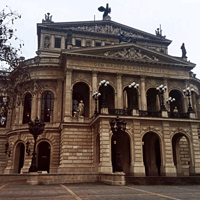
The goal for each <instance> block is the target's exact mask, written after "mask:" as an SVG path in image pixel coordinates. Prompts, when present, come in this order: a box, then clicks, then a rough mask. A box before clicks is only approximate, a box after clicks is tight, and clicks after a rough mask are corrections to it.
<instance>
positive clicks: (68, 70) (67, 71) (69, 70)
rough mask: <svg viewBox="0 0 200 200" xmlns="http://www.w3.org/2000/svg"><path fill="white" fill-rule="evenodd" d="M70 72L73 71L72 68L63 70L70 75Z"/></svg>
mask: <svg viewBox="0 0 200 200" xmlns="http://www.w3.org/2000/svg"><path fill="white" fill-rule="evenodd" d="M72 71H73V69H72V68H65V73H68V74H70V73H72Z"/></svg>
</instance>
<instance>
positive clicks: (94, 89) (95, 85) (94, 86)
mask: <svg viewBox="0 0 200 200" xmlns="http://www.w3.org/2000/svg"><path fill="white" fill-rule="evenodd" d="M97 73H98V72H97V71H93V72H92V94H93V93H94V92H97V91H98V83H97V81H98V80H97ZM98 103H99V102H97V106H98ZM90 107H91V108H90V116H92V115H93V114H94V110H95V101H94V100H93V99H92V103H91V106H90Z"/></svg>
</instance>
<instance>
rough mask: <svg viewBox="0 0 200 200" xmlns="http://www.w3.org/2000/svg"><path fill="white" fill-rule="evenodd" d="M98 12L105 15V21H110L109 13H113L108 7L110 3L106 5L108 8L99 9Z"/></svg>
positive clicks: (101, 7)
mask: <svg viewBox="0 0 200 200" xmlns="http://www.w3.org/2000/svg"><path fill="white" fill-rule="evenodd" d="M98 10H99V11H100V12H104V13H103V20H110V19H111V18H110V16H109V15H108V13H111V8H109V7H108V3H107V4H106V8H104V7H103V6H100V7H99V8H98Z"/></svg>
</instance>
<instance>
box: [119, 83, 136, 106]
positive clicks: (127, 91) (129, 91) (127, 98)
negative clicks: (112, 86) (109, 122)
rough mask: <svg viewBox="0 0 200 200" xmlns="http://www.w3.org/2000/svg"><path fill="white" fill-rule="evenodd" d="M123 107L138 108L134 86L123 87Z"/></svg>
mask: <svg viewBox="0 0 200 200" xmlns="http://www.w3.org/2000/svg"><path fill="white" fill-rule="evenodd" d="M123 101H124V109H138V91H137V89H135V88H129V87H126V88H124V91H123Z"/></svg>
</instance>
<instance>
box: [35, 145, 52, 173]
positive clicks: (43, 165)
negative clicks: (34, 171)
mask: <svg viewBox="0 0 200 200" xmlns="http://www.w3.org/2000/svg"><path fill="white" fill-rule="evenodd" d="M37 152H38V171H47V172H48V173H49V165H50V152H51V147H50V145H49V143H48V142H40V143H39V144H38V151H37Z"/></svg>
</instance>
